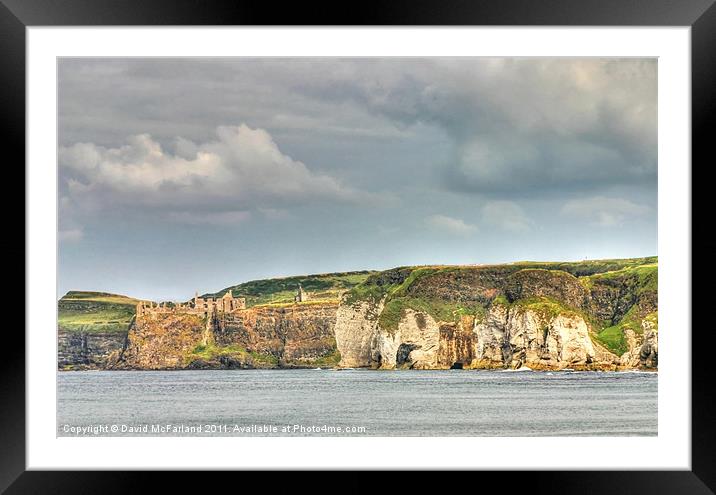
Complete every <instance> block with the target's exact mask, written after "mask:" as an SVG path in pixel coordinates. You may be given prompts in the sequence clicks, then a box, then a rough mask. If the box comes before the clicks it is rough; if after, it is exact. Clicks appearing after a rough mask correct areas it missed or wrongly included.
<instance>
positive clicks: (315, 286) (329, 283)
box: [205, 271, 374, 306]
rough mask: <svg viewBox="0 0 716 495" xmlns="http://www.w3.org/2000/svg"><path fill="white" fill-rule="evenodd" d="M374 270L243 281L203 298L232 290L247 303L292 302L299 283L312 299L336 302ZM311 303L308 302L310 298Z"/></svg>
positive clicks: (220, 294)
mask: <svg viewBox="0 0 716 495" xmlns="http://www.w3.org/2000/svg"><path fill="white" fill-rule="evenodd" d="M371 273H374V272H370V271H360V272H345V273H324V274H319V275H299V276H295V277H284V278H271V279H265V280H252V281H250V282H245V283H243V284H239V285H234V286H232V287H227V288H226V289H222V290H220V291H219V292H215V293H213V294H205V296H206V297H221V296H223V295H224V294H225V293H226V291H228V290H231V293H232V294H233V295H234V296H235V297H245V298H246V305H247V306H256V305H260V304H287V303H293V297H294V296H295V295H296V290H297V289H298V284H301V286H302V287H303V289H304V290H306V291H307V292H309V295H310V297H311V300H312V301H336V302H337V301H338V300H339V298H340V296H341V294H343V293H344V292H345V291H347V290H349V289H351V288H352V287H355V286H356V285H358V284H360V283H362V282H364V281H365V280H366V279H367V278H368V276H369V275H370V274H371ZM309 302H310V301H309Z"/></svg>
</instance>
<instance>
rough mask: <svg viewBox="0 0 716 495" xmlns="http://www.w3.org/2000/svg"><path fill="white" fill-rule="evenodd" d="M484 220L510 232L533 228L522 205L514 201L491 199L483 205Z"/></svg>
mask: <svg viewBox="0 0 716 495" xmlns="http://www.w3.org/2000/svg"><path fill="white" fill-rule="evenodd" d="M482 220H483V221H484V222H485V223H487V224H489V225H493V226H495V227H498V228H500V229H502V230H507V231H509V232H526V231H528V230H531V229H532V222H531V221H530V220H529V218H527V215H525V212H524V211H523V210H522V207H520V205H518V204H517V203H515V202H513V201H490V202H489V203H487V204H485V206H483V207H482Z"/></svg>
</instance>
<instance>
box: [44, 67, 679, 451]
mask: <svg viewBox="0 0 716 495" xmlns="http://www.w3.org/2000/svg"><path fill="white" fill-rule="evenodd" d="M56 62H57V165H58V166H57V176H56V181H57V212H58V217H57V287H56V291H57V294H56V300H57V327H56V348H57V352H56V356H57V366H56V370H57V371H56V387H57V389H56V390H57V418H56V419H57V423H56V435H57V436H58V437H98V436H102V437H114V436H117V437H119V436H122V437H127V436H129V437H184V436H193V437H213V436H215V437H246V436H259V437H269V436H272V437H347V436H348V437H637V436H638V437H657V436H658V434H659V428H658V412H659V411H658V407H657V405H658V398H659V397H658V393H657V392H658V384H659V382H658V380H659V377H658V375H659V373H658V334H659V328H658V327H659V325H658V313H659V312H658V278H659V277H658V254H659V253H658V252H657V248H658V246H659V244H658V235H657V234H658V232H657V230H658V224H659V221H658V220H659V214H660V213H662V214H663V212H659V211H658V194H657V193H658V188H657V185H658V182H657V178H658V177H657V175H658V174H657V171H658V167H657V163H658V158H659V157H658V151H659V149H658V148H659V146H658V144H659V143H658V138H659V136H658V133H657V116H658V108H657V106H658V105H657V102H658V99H657V96H658V95H657V88H658V68H659V60H658V58H656V57H586V56H584V57H567V56H564V57H479V56H477V57H471V56H413V57H407V56H405V57H398V56H385V57H373V56H371V57H368V56H366V57H331V56H323V57H312V56H305V57H298V56H296V57H276V56H256V57H58V58H57V61H56ZM53 179H54V178H53ZM662 254H664V253H662ZM664 266H667V264H666V261H665V265H664ZM665 270H666V268H665ZM665 287H666V286H665ZM664 314H666V313H664ZM664 318H666V316H664ZM664 322H665V325H666V326H665V332H666V334H665V335H667V334H670V335H672V336H673V335H677V336H678V334H679V333H688V328H686V327H680V328H669V327H668V325H667V323H668V321H667V320H664ZM46 331H50V330H49V329H48V330H46ZM48 338H50V337H48ZM673 338H674V337H672V339H673ZM665 339H666V337H665ZM667 343H668V342H667V341H666V340H665V345H667ZM667 347H668V346H667ZM667 347H665V349H666V348H667ZM665 363H666V361H665ZM665 373H666V372H665ZM666 376H668V373H666V374H665V377H666ZM665 379H666V378H665Z"/></svg>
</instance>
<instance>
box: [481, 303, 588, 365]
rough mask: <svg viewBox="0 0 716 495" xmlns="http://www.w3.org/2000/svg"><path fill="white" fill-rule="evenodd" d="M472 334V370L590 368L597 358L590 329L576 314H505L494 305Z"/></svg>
mask: <svg viewBox="0 0 716 495" xmlns="http://www.w3.org/2000/svg"><path fill="white" fill-rule="evenodd" d="M475 333H476V334H477V342H478V343H477V353H476V356H475V359H474V360H473V362H472V363H471V365H472V367H475V368H493V367H510V368H520V367H522V366H527V367H529V368H532V369H560V368H566V367H570V366H572V365H589V364H591V363H593V362H594V359H595V355H596V351H595V349H594V346H593V344H592V340H591V338H590V337H589V327H588V326H587V324H586V322H585V321H584V319H583V318H582V317H581V316H577V315H567V314H565V315H563V314H559V315H556V316H550V315H544V314H542V313H540V312H539V311H534V310H530V309H527V308H515V309H512V310H511V311H508V310H507V308H505V307H504V306H502V305H494V306H492V307H491V308H490V310H489V311H488V313H487V316H486V318H485V320H484V321H483V322H482V323H479V324H477V325H476V326H475Z"/></svg>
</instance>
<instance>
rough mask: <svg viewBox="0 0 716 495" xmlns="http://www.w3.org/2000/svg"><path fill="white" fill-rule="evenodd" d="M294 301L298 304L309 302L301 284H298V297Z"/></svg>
mask: <svg viewBox="0 0 716 495" xmlns="http://www.w3.org/2000/svg"><path fill="white" fill-rule="evenodd" d="M293 300H294V301H295V302H297V303H301V302H306V301H308V293H307V292H306V291H305V290H303V287H301V284H298V292H297V293H296V296H295V297H294V298H293Z"/></svg>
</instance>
